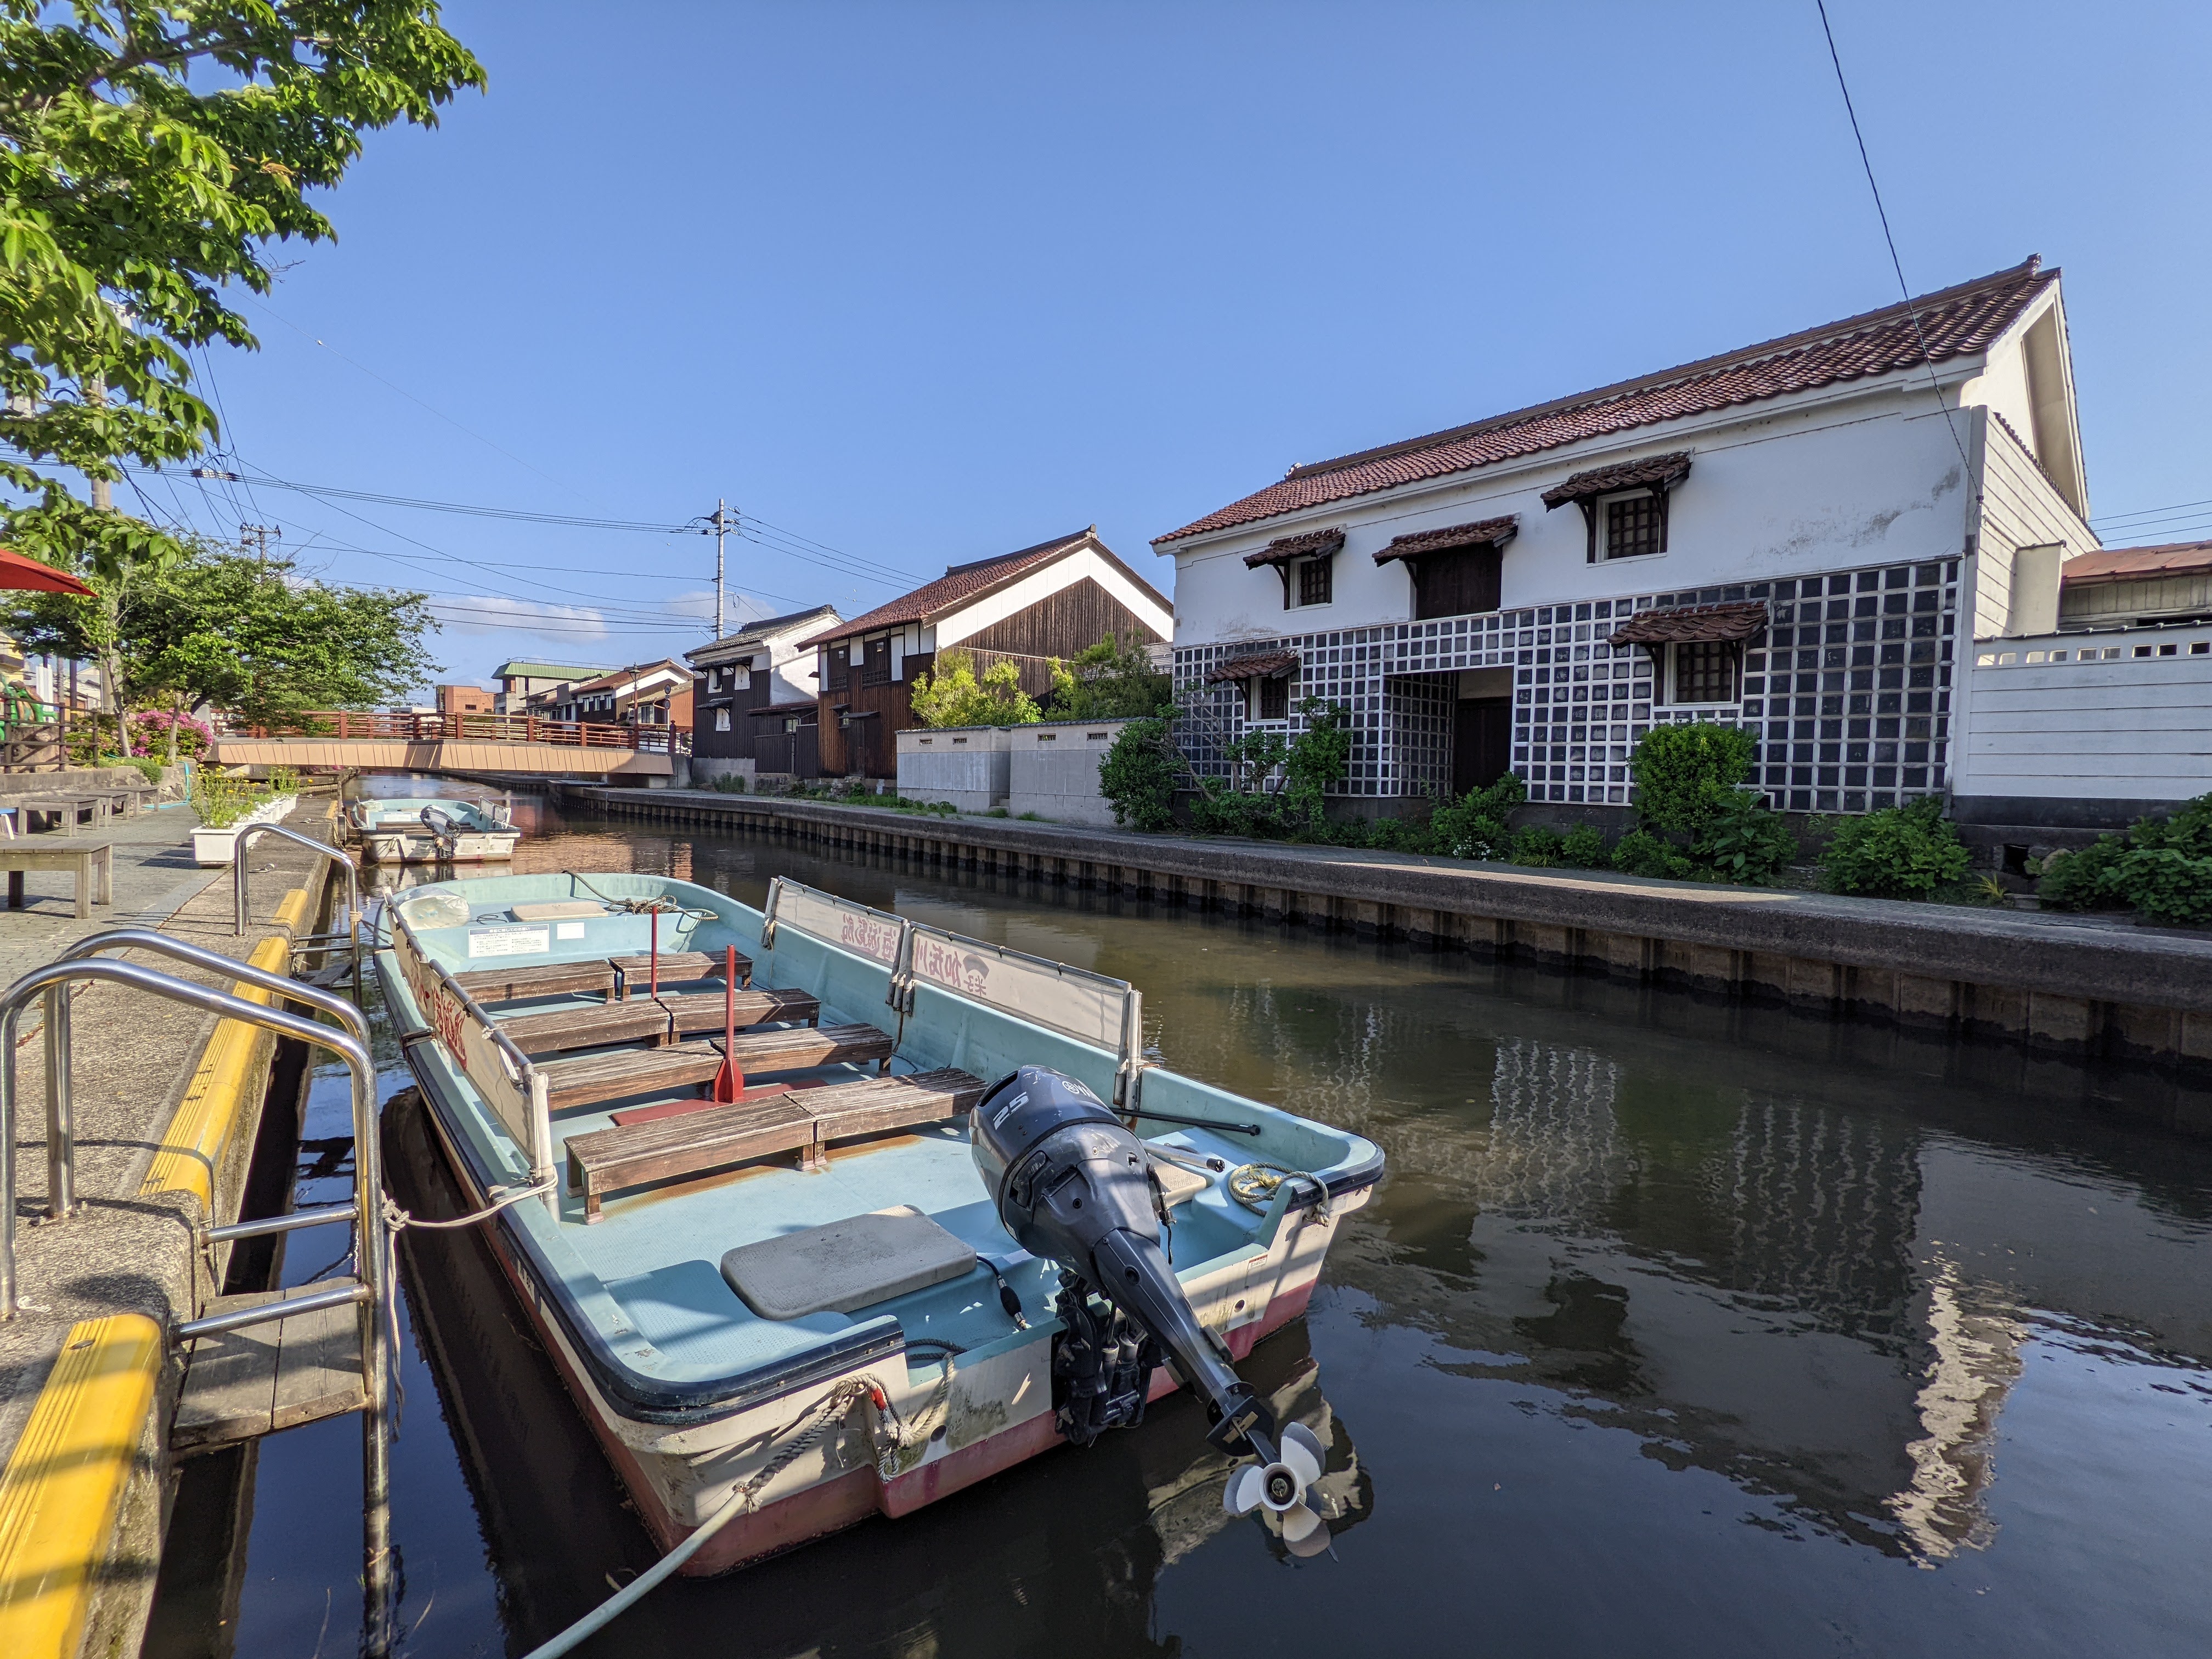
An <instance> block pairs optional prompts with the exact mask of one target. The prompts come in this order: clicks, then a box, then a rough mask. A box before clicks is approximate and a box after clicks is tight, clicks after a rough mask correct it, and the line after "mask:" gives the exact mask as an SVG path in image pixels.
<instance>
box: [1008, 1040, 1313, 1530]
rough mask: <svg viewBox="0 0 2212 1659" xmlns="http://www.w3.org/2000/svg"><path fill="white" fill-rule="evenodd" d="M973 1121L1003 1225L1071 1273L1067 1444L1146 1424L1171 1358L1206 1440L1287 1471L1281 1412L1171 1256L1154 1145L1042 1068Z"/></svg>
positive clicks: (1062, 1401) (1064, 1285) (1060, 1371)
mask: <svg viewBox="0 0 2212 1659" xmlns="http://www.w3.org/2000/svg"><path fill="white" fill-rule="evenodd" d="M971 1121H972V1123H973V1125H974V1130H973V1133H972V1136H971V1146H972V1149H973V1152H974V1154H975V1167H976V1169H977V1170H979V1171H980V1172H981V1175H982V1177H983V1182H984V1185H985V1186H987V1188H989V1189H990V1192H991V1197H992V1200H993V1202H994V1203H995V1204H996V1205H997V1206H998V1212H999V1218H1000V1221H1001V1222H1003V1223H1004V1224H1005V1225H1006V1231H1008V1232H1010V1233H1012V1235H1013V1236H1014V1237H1015V1239H1016V1240H1017V1241H1018V1243H1020V1244H1021V1246H1022V1248H1023V1249H1025V1250H1027V1251H1029V1253H1030V1255H1036V1256H1042V1257H1045V1258H1047V1259H1048V1260H1050V1261H1057V1262H1058V1263H1059V1264H1060V1268H1061V1274H1060V1298H1059V1302H1058V1304H1057V1307H1056V1311H1057V1312H1058V1313H1059V1315H1060V1318H1061V1319H1062V1321H1063V1322H1065V1323H1066V1327H1067V1331H1066V1335H1065V1336H1064V1337H1062V1338H1061V1339H1060V1342H1059V1343H1058V1344H1057V1345H1056V1346H1055V1348H1054V1353H1053V1385H1054V1386H1053V1395H1054V1405H1055V1407H1057V1409H1058V1416H1059V1419H1060V1430H1061V1432H1062V1433H1064V1434H1065V1435H1066V1437H1067V1438H1068V1439H1069V1440H1071V1441H1073V1442H1074V1443H1076V1444H1077V1445H1079V1446H1084V1445H1089V1444H1090V1443H1091V1442H1092V1441H1093V1440H1096V1439H1097V1437H1099V1435H1100V1434H1102V1433H1103V1432H1104V1431H1106V1430H1108V1429H1110V1428H1115V1427H1119V1426H1121V1425H1125V1424H1130V1423H1135V1422H1138V1421H1140V1420H1141V1419H1143V1417H1144V1414H1145V1392H1146V1383H1148V1382H1149V1381H1150V1379H1151V1376H1152V1368H1153V1367H1154V1366H1155V1365H1158V1364H1160V1363H1161V1361H1162V1359H1163V1358H1164V1359H1165V1361H1166V1363H1167V1364H1171V1365H1173V1366H1174V1367H1175V1370H1176V1374H1177V1375H1178V1376H1181V1377H1182V1380H1183V1382H1184V1383H1185V1384H1187V1385H1188V1387H1189V1388H1190V1389H1192V1390H1193V1391H1194V1393H1196V1394H1197V1395H1199V1396H1200V1398H1201V1399H1203V1400H1204V1401H1206V1415H1207V1417H1208V1418H1209V1419H1211V1420H1212V1424H1213V1427H1212V1429H1211V1430H1210V1431H1208V1432H1207V1435H1206V1438H1207V1439H1208V1440H1210V1441H1212V1443H1214V1444H1215V1445H1217V1446H1218V1447H1220V1448H1221V1449H1222V1450H1224V1451H1226V1452H1231V1453H1235V1452H1239V1451H1245V1450H1249V1451H1250V1452H1251V1453H1252V1454H1253V1455H1255V1456H1257V1457H1258V1458H1259V1460H1260V1462H1261V1464H1262V1465H1264V1466H1266V1468H1267V1470H1268V1471H1272V1470H1273V1469H1275V1468H1277V1467H1278V1459H1277V1452H1276V1445H1275V1440H1276V1433H1275V1423H1274V1418H1273V1413H1270V1412H1269V1411H1268V1409H1267V1406H1266V1405H1265V1404H1264V1403H1263V1402H1262V1401H1260V1400H1259V1399H1258V1398H1257V1397H1256V1396H1255V1395H1254V1393H1253V1391H1252V1388H1251V1385H1250V1384H1249V1383H1246V1382H1245V1381H1244V1380H1243V1378H1242V1377H1240V1376H1237V1373H1236V1372H1235V1371H1234V1370H1231V1369H1230V1365H1229V1358H1228V1353H1227V1351H1226V1350H1225V1349H1224V1348H1222V1347H1220V1346H1218V1339H1216V1338H1215V1337H1214V1336H1213V1334H1212V1333H1211V1332H1209V1331H1207V1330H1206V1329H1205V1328H1203V1327H1202V1326H1201V1325H1200V1323H1199V1322H1198V1315H1197V1313H1196V1311H1195V1310H1194V1309H1193V1308H1192V1307H1191V1305H1190V1302H1189V1299H1188V1297H1185V1296H1184V1295H1183V1293H1182V1285H1179V1284H1177V1283H1176V1276H1175V1269H1174V1268H1173V1267H1170V1266H1169V1265H1168V1260H1167V1258H1166V1256H1164V1255H1162V1254H1161V1252H1160V1242H1159V1241H1160V1218H1159V1210H1158V1204H1157V1202H1156V1200H1155V1193H1156V1190H1157V1189H1156V1188H1155V1187H1154V1184H1153V1181H1152V1168H1151V1164H1150V1162H1149V1160H1148V1158H1147V1157H1146V1152H1145V1147H1144V1143H1143V1142H1142V1141H1140V1140H1139V1139H1137V1137H1136V1136H1135V1135H1133V1134H1132V1133H1129V1131H1128V1130H1127V1129H1126V1128H1124V1127H1122V1125H1121V1121H1120V1120H1119V1119H1118V1118H1116V1117H1115V1115H1114V1114H1113V1113H1112V1112H1110V1111H1109V1110H1108V1109H1107V1108H1106V1106H1105V1104H1104V1103H1103V1102H1102V1101H1101V1100H1100V1099H1099V1098H1098V1097H1097V1095H1094V1094H1093V1093H1091V1091H1090V1090H1088V1089H1086V1088H1085V1087H1084V1086H1083V1085H1082V1084H1080V1083H1079V1082H1077V1081H1076V1080H1075V1079H1073V1078H1071V1077H1067V1076H1065V1075H1064V1074H1062V1073H1059V1072H1054V1071H1049V1070H1048V1069H1046V1068H1045V1067H1044V1066H1023V1067H1022V1068H1021V1070H1019V1071H1018V1072H1016V1073H1014V1074H1013V1075H1012V1077H1010V1078H1007V1079H1004V1080H1003V1081H1001V1082H1000V1083H998V1084H996V1085H994V1086H993V1087H992V1088H991V1090H990V1091H988V1092H987V1094H985V1096H984V1097H983V1100H982V1103H981V1105H979V1106H977V1107H976V1109H975V1115H974V1116H973V1118H972V1119H971ZM1102 1304H1103V1305H1102ZM1318 1472H1319V1471H1318V1468H1316V1471H1315V1473H1316V1474H1318ZM1297 1484H1298V1485H1299V1486H1300V1487H1301V1488H1303V1487H1304V1485H1305V1482H1304V1480H1300V1481H1298V1483H1297Z"/></svg>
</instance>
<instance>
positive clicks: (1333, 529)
mask: <svg viewBox="0 0 2212 1659" xmlns="http://www.w3.org/2000/svg"><path fill="white" fill-rule="evenodd" d="M1343 545H1344V526H1342V525H1333V526H1330V527H1329V528H1328V529H1327V530H1309V531H1307V532H1305V534H1304V535H1303V536H1278V537H1276V538H1275V539H1274V540H1273V541H1272V542H1269V543H1268V544H1267V545H1266V546H1265V547H1263V548H1261V550H1259V551H1258V552H1257V553H1247V554H1246V555H1245V556H1244V567H1245V568H1246V569H1248V570H1256V569H1258V568H1260V567H1261V565H1263V564H1286V563H1288V562H1290V561H1291V560H1292V559H1301V558H1308V557H1316V556H1319V555H1321V554H1323V553H1334V552H1335V551H1336V550H1337V549H1338V548H1340V547H1342V546H1343Z"/></svg>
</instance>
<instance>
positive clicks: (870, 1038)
mask: <svg viewBox="0 0 2212 1659" xmlns="http://www.w3.org/2000/svg"><path fill="white" fill-rule="evenodd" d="M708 1042H710V1043H712V1044H713V1045H714V1048H715V1049H716V1050H717V1051H718V1052H719V1051H720V1048H721V1047H722V1039H721V1038H720V1037H719V1036H717V1037H709V1038H708ZM891 1046H892V1045H891V1039H890V1033H889V1032H887V1031H879V1030H877V1029H876V1028H875V1027H874V1026H872V1025H787V1026H785V1027H783V1028H782V1029H781V1030H774V1031H748V1032H745V1033H744V1034H743V1035H742V1036H739V1037H738V1040H737V1044H736V1047H735V1048H734V1049H733V1051H732V1054H731V1058H732V1059H733V1060H736V1061H737V1063H738V1070H739V1071H741V1072H743V1073H744V1074H745V1075H746V1076H747V1077H750V1076H752V1075H753V1074H754V1073H758V1072H803V1071H810V1070H811V1069H812V1068H813V1067H815V1066H860V1065H865V1064H866V1063H867V1062H868V1061H869V1060H875V1061H877V1062H878V1065H880V1066H889V1065H890V1063H891Z"/></svg>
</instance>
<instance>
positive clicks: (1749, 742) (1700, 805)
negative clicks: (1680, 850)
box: [1629, 720, 1759, 836]
mask: <svg viewBox="0 0 2212 1659" xmlns="http://www.w3.org/2000/svg"><path fill="white" fill-rule="evenodd" d="M1758 752H1759V745H1758V744H1757V742H1756V741H1755V740H1754V739H1753V737H1752V735H1751V733H1750V732H1746V731H1743V730H1741V728H1740V727H1737V726H1716V725H1714V724H1713V723H1712V722H1711V721H1710V720H1698V721H1693V722H1692V723H1691V724H1689V725H1686V726H1653V727H1652V728H1651V730H1650V731H1649V732H1646V733H1645V734H1644V737H1643V738H1641V739H1640V740H1639V741H1638V744H1637V745H1636V752H1635V753H1634V754H1633V755H1632V756H1631V757H1629V769H1630V771H1631V772H1632V773H1633V774H1634V775H1635V778H1636V810H1637V815H1638V819H1639V820H1640V822H1641V823H1642V825H1643V827H1644V829H1657V830H1662V831H1664V830H1674V831H1675V832H1677V833H1679V834H1681V835H1686V836H1696V835H1699V834H1700V833H1702V832H1703V831H1704V829H1705V825H1706V824H1707V823H1709V822H1710V821H1711V820H1712V819H1713V818H1714V817H1717V816H1719V815H1720V814H1722V813H1723V812H1724V811H1728V810H1729V809H1730V807H1731V806H1732V805H1733V803H1734V801H1735V797H1736V794H1737V793H1738V792H1737V789H1736V786H1737V785H1738V784H1740V783H1741V782H1742V781H1744V780H1745V779H1746V778H1747V777H1749V776H1750V775H1751V763H1752V761H1753V759H1754V758H1755V757H1756V756H1757V754H1758Z"/></svg>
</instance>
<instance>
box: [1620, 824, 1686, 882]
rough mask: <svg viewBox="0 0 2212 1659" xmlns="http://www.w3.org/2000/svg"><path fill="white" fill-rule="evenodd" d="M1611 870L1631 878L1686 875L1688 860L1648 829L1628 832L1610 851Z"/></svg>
mask: <svg viewBox="0 0 2212 1659" xmlns="http://www.w3.org/2000/svg"><path fill="white" fill-rule="evenodd" d="M1613 868H1614V869H1616V870H1619V871H1620V872H1623V873H1624V874H1626V875H1631V876H1675V877H1681V876H1686V875H1688V874H1690V873H1691V870H1690V860H1688V859H1686V858H1685V857H1683V856H1682V854H1680V853H1678V852H1676V851H1675V850H1674V848H1672V847H1670V846H1668V844H1667V843H1666V842H1663V841H1662V840H1661V839H1660V838H1659V837H1658V836H1655V835H1653V834H1652V833H1651V832H1650V830H1649V829H1632V830H1631V831H1630V832H1629V833H1628V834H1627V835H1625V836H1622V837H1621V838H1620V842H1619V843H1618V844H1617V845H1616V846H1615V847H1614V848H1613Z"/></svg>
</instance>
